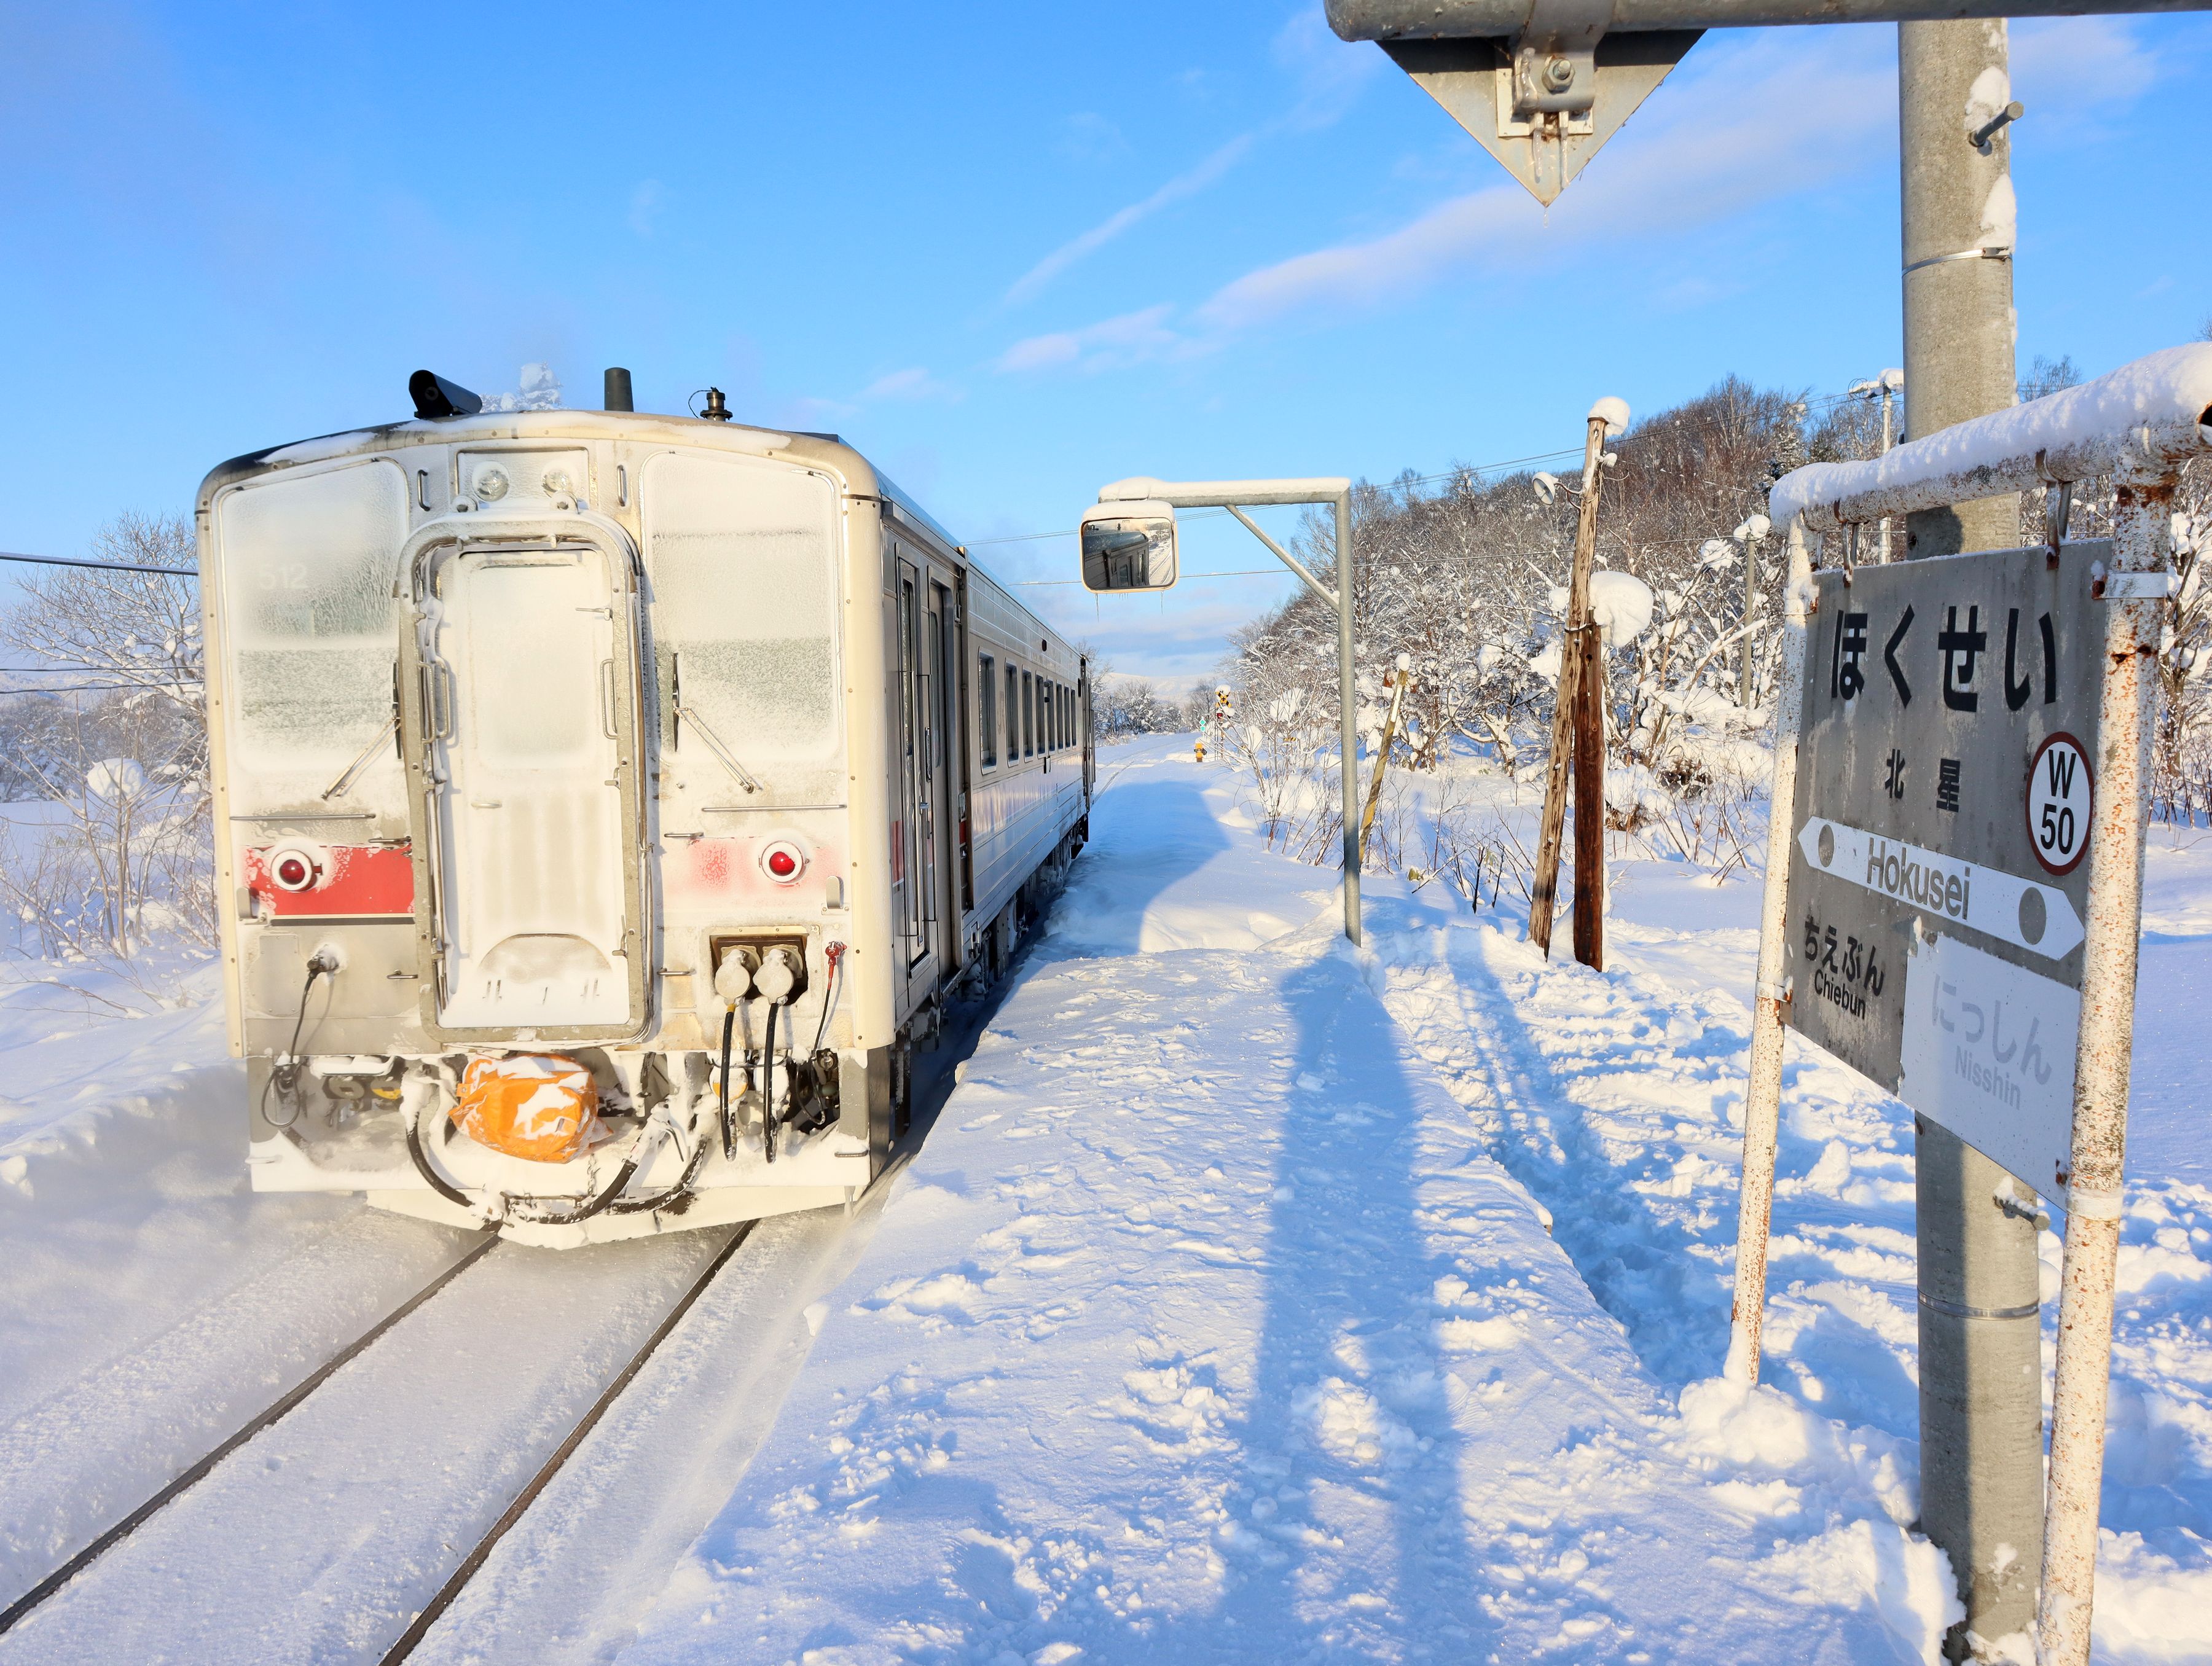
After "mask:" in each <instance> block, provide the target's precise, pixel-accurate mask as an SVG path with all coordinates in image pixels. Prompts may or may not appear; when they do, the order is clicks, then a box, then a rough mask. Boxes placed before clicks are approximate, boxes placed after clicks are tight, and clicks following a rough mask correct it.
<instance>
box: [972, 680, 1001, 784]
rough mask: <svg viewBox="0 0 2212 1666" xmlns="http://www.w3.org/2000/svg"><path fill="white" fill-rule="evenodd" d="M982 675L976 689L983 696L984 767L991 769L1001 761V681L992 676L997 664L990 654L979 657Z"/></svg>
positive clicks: (976, 681) (976, 683) (976, 682)
mask: <svg viewBox="0 0 2212 1666" xmlns="http://www.w3.org/2000/svg"><path fill="white" fill-rule="evenodd" d="M978 663H979V666H980V669H981V675H980V676H978V677H977V678H976V679H975V687H976V688H977V689H978V690H979V691H980V692H981V694H982V696H983V712H982V720H981V725H980V726H981V729H982V730H983V767H984V768H986V769H988V768H990V767H991V766H993V765H994V764H996V763H997V762H998V761H999V680H998V679H997V678H996V677H994V676H993V675H991V671H992V669H993V667H994V663H995V662H994V660H993V659H992V657H991V656H990V655H988V654H983V655H980V656H978Z"/></svg>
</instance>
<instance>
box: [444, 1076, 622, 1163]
mask: <svg viewBox="0 0 2212 1666" xmlns="http://www.w3.org/2000/svg"><path fill="white" fill-rule="evenodd" d="M453 1124H454V1126H455V1127H457V1128H459V1130H461V1132H463V1133H464V1134H465V1135H467V1136H469V1137H470V1138H471V1139H472V1140H474V1141H475V1142H477V1144H478V1145H481V1146H487V1147H489V1148H490V1149H492V1150H494V1151H500V1152H504V1153H506V1154H507V1155H508V1156H510V1157H522V1158H526V1159H527V1160H529V1161H531V1162H533V1163H565V1162H567V1161H568V1160H569V1159H570V1158H571V1157H575V1156H580V1155H581V1154H583V1153H585V1152H586V1151H589V1150H590V1149H591V1148H592V1147H593V1146H595V1145H597V1144H599V1142H601V1141H603V1140H606V1139H610V1138H611V1137H612V1136H611V1134H610V1133H609V1132H608V1130H607V1127H606V1124H604V1123H602V1122H601V1121H600V1120H599V1084H598V1083H597V1082H595V1081H592V1073H591V1072H590V1071H589V1070H588V1069H585V1067H584V1066H583V1065H581V1064H580V1063H577V1062H576V1061H575V1060H574V1059H573V1058H568V1057H563V1056H562V1055H561V1054H559V1053H514V1054H511V1055H509V1056H508V1057H506V1058H473V1059H471V1060H470V1061H469V1068H468V1069H467V1070H466V1071H465V1073H464V1074H463V1075H462V1076H461V1088H460V1092H459V1094H458V1095H457V1096H456V1098H455V1099H454V1101H453Z"/></svg>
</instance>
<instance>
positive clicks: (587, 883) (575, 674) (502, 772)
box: [404, 540, 646, 1039]
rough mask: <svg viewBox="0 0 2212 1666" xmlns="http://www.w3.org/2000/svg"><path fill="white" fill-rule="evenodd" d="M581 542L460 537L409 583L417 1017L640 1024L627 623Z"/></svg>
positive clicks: (611, 557)
mask: <svg viewBox="0 0 2212 1666" xmlns="http://www.w3.org/2000/svg"><path fill="white" fill-rule="evenodd" d="M628 578H629V563H628V561H627V560H624V559H623V555H622V554H619V553H617V552H614V551H610V550H607V549H605V548H600V547H599V545H597V544H596V543H585V542H568V541H566V540H562V541H558V542H555V541H550V540H549V541H547V542H540V543H522V542H515V543H485V544H474V543H465V544H459V545H453V546H448V547H447V550H446V551H444V552H434V554H432V555H431V556H430V557H428V558H427V559H426V561H425V564H424V566H423V570H422V576H421V579H419V581H418V584H419V589H418V602H417V610H416V625H415V631H414V633H413V634H414V638H415V641H414V644H413V646H414V649H415V654H414V655H413V656H412V658H413V660H414V662H415V663H414V666H413V669H414V673H415V675H413V676H412V677H411V678H410V679H405V680H404V682H412V684H413V688H411V689H410V690H409V692H410V694H411V695H412V700H411V701H410V704H411V706H413V710H412V712H410V716H411V718H412V722H411V724H410V728H411V729H412V730H413V731H414V733H415V734H416V736H420V737H421V740H422V752H421V754H420V756H421V760H422V763H421V767H420V769H419V771H418V772H417V779H418V780H419V782H420V787H421V791H422V795H423V799H424V811H425V815H424V818H423V819H424V821H426V823H427V827H426V828H425V831H426V832H427V833H428V839H427V841H426V844H427V848H426V849H425V850H424V851H423V852H422V863H423V867H424V868H425V869H427V874H426V875H425V876H426V877H427V878H428V894H429V898H430V901H431V905H432V906H431V909H430V914H431V918H430V920H429V922H428V926H429V935H430V937H431V942H430V944H429V948H430V950H431V958H432V960H433V962H434V965H435V970H436V979H435V983H436V991H437V993H436V1020H435V1021H436V1026H437V1027H438V1028H440V1029H441V1030H443V1031H446V1032H466V1033H477V1034H485V1033H507V1034H513V1033H519V1032H530V1033H535V1034H539V1035H543V1036H545V1037H547V1038H548V1039H551V1038H554V1037H556V1036H565V1037H571V1038H574V1039H584V1038H586V1037H596V1036H601V1035H605V1036H616V1035H621V1034H624V1033H629V1032H630V1031H633V1030H635V1028H637V1027H640V1026H641V1024H642V1023H643V1021H644V1019H645V1013H644V1010H643V1007H642V1003H643V1002H644V1000H645V998H646V997H645V993H644V983H643V979H642V977H641V975H640V972H639V962H640V961H641V959H642V953H641V950H642V944H643V939H642V936H641V930H640V926H641V918H640V915H641V909H640V886H641V876H640V863H639V860H638V857H637V854H636V852H637V847H638V843H639V840H638V839H637V837H636V834H635V828H636V827H637V825H638V820H639V817H638V805H637V797H636V795H637V775H638V769H637V754H638V746H637V735H636V722H635V712H636V706H637V702H636V699H635V677H636V669H635V668H636V642H637V637H636V621H635V605H634V601H635V598H634V594H633V592H632V591H631V589H630V586H629V582H628Z"/></svg>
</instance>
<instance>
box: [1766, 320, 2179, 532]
mask: <svg viewBox="0 0 2212 1666" xmlns="http://www.w3.org/2000/svg"><path fill="white" fill-rule="evenodd" d="M2201 451H2212V342H2191V344H2190V345H2188V346H2186V347H2169V348H2162V349H2160V351H2159V352H2156V353H2152V354H2146V355H2145V356H2144V357H2142V358H2140V359H2137V360H2135V361H2134V362H2133V363H2132V364H2126V365H2123V366H2121V367H2119V368H2118V370H2115V371H2112V372H2111V373H2108V374H2106V375H2103V376H2100V377H2098V378H2097V379H2095V380H2094V381H2091V382H2084V383H2082V384H2081V385H2080V386H2078V387H2070V388H2062V389H2060V390H2059V391H2057V393H2051V394H2045V396H2044V397H2042V398H2040V399H2032V400H2030V401H2029V402H2028V403H2026V404H2024V405H2015V406H2014V407H2013V408H2012V409H2010V410H2002V411H1996V412H1993V413H1991V414H1990V415H1988V416H1978V417H1976V418H1975V419H1974V420H1973V421H1971V422H1960V423H1959V424H1957V425H1955V426H1954V427H1948V428H1945V429H1943V430H1942V431H1941V432H1940V433H1932V434H1929V436H1928V437H1927V438H1925V439H1914V440H1908V441H1907V442H1906V443H1905V444H1904V445H1899V446H1898V447H1897V448H1896V450H1894V451H1891V452H1890V453H1889V454H1888V455H1887V456H1886V457H1873V458H1869V459H1868V460H1867V461H1865V462H1862V463H1808V464H1807V465H1806V466H1805V467H1804V468H1802V469H1796V470H1791V471H1790V473H1789V474H1786V475H1784V476H1783V477H1782V478H1781V479H1780V480H1778V481H1777V482H1775V483H1774V490H1773V491H1772V493H1771V494H1769V496H1768V499H1767V511H1768V512H1769V513H1770V514H1771V516H1772V517H1773V518H1774V523H1775V524H1776V525H1778V526H1787V525H1788V524H1790V519H1791V518H1792V517H1793V516H1797V515H1802V516H1803V517H1804V518H1805V528H1806V530H1808V531H1809V532H1822V531H1826V530H1831V529H1832V528H1834V527H1837V526H1840V525H1842V524H1845V523H1847V522H1864V521H1869V520H1873V519H1875V518H1879V517H1881V516H1883V515H1901V514H1909V513H1911V512H1912V511H1914V510H1917V509H1935V508H1940V507H1942V506H1943V505H1945V504H1951V503H1966V502H1971V501H1972V500H1974V499H1976V498H1986V497H1995V496H1996V495H1997V494H1999V493H2002V492H2023V491H2027V490H2029V489H2031V488H2035V487H2039V486H2049V485H2054V484H2057V483H2058V482H2063V481H2075V480H2083V479H2087V477H2089V476H2093V475H2100V474H2106V473H2108V472H2110V471H2112V470H2115V469H2118V468H2122V467H2124V466H2128V465H2135V466H2139V467H2140V466H2148V467H2150V468H2152V469H2153V470H2164V469H2167V468H2172V467H2174V466H2176V465H2178V464H2179V463H2182V462H2183V461H2185V459H2187V458H2188V457H2193V456H2195V455H2197V453H2199V452H2201Z"/></svg>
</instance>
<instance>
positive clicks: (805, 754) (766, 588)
mask: <svg viewBox="0 0 2212 1666" xmlns="http://www.w3.org/2000/svg"><path fill="white" fill-rule="evenodd" d="M641 488H642V489H641V493H640V496H641V500H642V506H643V508H644V511H645V530H646V550H647V555H646V560H647V572H649V573H650V575H651V577H652V580H653V627H654V634H655V636H656V637H657V638H658V639H659V642H660V643H661V644H663V645H665V646H667V647H669V648H671V649H672V650H673V651H674V652H675V653H676V655H677V656H678V661H679V663H681V665H682V667H683V672H684V705H685V706H689V707H690V708H691V709H693V710H695V711H696V712H698V713H699V715H700V717H701V718H702V719H703V720H704V722H705V724H706V725H707V727H708V729H710V730H713V732H714V734H715V735H716V736H719V737H720V740H721V742H722V743H723V744H724V745H725V746H726V747H728V748H730V749H731V750H732V751H733V752H735V753H736V754H738V756H739V757H741V758H743V759H744V760H745V761H746V762H747V763H748V764H751V763H753V762H754V761H755V760H782V761H804V760H827V759H829V758H831V757H834V756H835V755H836V752H837V750H838V747H839V743H840V740H841V738H842V735H843V732H844V730H843V721H842V715H841V712H840V706H839V701H838V694H839V679H838V676H837V665H836V556H835V548H836V546H835V542H834V538H835V528H836V494H835V493H834V492H833V490H832V489H831V488H830V486H829V482H827V481H825V480H823V478H822V476H819V475H814V474H809V473H805V472H804V471H802V470H796V469H791V468H787V467H784V466H781V465H779V464H770V463H757V462H754V461H752V460H751V459H750V458H743V457H687V456H685V455H684V454H682V453H681V452H670V453H664V454H662V455H661V456H659V457H654V458H653V460H652V461H651V462H650V463H647V465H646V470H645V478H644V480H643V482H641ZM687 734H688V731H687Z"/></svg>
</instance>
